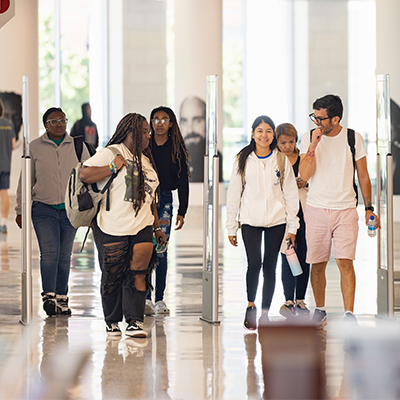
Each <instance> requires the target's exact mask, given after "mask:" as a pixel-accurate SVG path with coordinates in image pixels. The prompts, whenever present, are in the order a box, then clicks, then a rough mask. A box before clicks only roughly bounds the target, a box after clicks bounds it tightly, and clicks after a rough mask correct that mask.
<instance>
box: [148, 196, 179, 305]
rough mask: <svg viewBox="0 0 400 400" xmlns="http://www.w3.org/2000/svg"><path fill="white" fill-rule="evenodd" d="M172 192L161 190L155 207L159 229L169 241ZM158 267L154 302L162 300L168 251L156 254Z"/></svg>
mask: <svg viewBox="0 0 400 400" xmlns="http://www.w3.org/2000/svg"><path fill="white" fill-rule="evenodd" d="M172 211H173V207H172V192H171V191H170V190H163V191H162V192H161V193H160V205H159V206H158V207H157V215H158V220H159V222H160V228H161V230H162V231H163V232H164V234H165V236H166V237H167V242H168V241H169V236H170V234H171V223H172ZM157 257H158V266H157V268H156V288H155V292H156V295H155V301H156V302H157V301H160V300H162V299H163V298H164V291H165V284H166V281H167V269H168V249H167V250H166V251H165V252H164V253H158V254H157ZM147 298H148V299H151V292H150V291H149V293H148V295H147Z"/></svg>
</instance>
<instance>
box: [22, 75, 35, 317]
mask: <svg viewBox="0 0 400 400" xmlns="http://www.w3.org/2000/svg"><path fill="white" fill-rule="evenodd" d="M22 86H23V87H22V96H23V99H22V107H23V154H22V179H21V188H22V238H21V239H22V240H21V242H22V271H21V294H22V298H21V300H22V307H21V309H22V312H21V323H22V324H24V325H28V324H30V322H31V320H32V308H33V307H32V238H31V158H30V156H29V81H28V77H27V76H24V77H23V80H22Z"/></svg>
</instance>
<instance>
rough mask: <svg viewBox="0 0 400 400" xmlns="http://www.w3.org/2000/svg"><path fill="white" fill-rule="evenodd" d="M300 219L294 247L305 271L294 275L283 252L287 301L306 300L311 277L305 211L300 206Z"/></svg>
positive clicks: (283, 276) (284, 287) (284, 288)
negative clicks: (307, 259)
mask: <svg viewBox="0 0 400 400" xmlns="http://www.w3.org/2000/svg"><path fill="white" fill-rule="evenodd" d="M297 216H298V217H299V221H300V227H299V229H298V231H297V234H296V242H295V245H294V249H295V251H296V254H297V257H298V259H299V262H300V265H301V269H302V270H303V273H302V274H300V275H298V276H293V274H292V271H291V269H290V267H289V263H288V261H287V258H286V255H285V254H283V253H281V256H282V284H283V291H284V294H285V299H286V301H288V300H292V301H294V300H295V299H296V300H304V298H305V296H306V291H307V285H308V278H309V277H310V264H308V263H306V253H307V245H306V224H305V222H304V216H303V211H302V210H301V208H300V211H299V213H298V214H297Z"/></svg>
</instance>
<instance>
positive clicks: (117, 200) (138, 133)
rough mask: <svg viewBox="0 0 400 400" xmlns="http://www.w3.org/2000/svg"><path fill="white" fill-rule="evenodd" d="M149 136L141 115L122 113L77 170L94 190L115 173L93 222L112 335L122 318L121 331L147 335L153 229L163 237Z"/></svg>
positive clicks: (119, 332)
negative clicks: (123, 326)
mask: <svg viewBox="0 0 400 400" xmlns="http://www.w3.org/2000/svg"><path fill="white" fill-rule="evenodd" d="M149 140H150V132H149V124H148V122H147V121H146V118H145V117H143V116H142V115H140V114H133V113H131V114H127V115H125V117H123V118H122V119H121V121H120V122H119V124H118V126H117V129H116V131H115V133H114V135H113V137H112V138H111V139H110V141H109V142H108V143H107V145H106V147H105V148H104V149H101V150H100V151H98V152H97V153H96V154H95V155H94V156H93V157H91V158H90V159H89V160H87V161H86V162H85V163H84V166H83V168H82V170H81V179H82V181H84V182H86V183H94V182H97V184H98V186H99V189H101V188H102V187H103V186H104V184H105V183H106V182H107V180H108V179H109V177H110V175H112V174H118V175H117V176H116V177H115V179H114V181H113V183H112V185H111V188H110V199H109V202H107V201H105V200H104V201H102V202H101V206H100V210H99V213H98V215H97V218H96V221H95V223H94V226H93V233H94V239H95V242H96V246H97V250H98V253H99V263H100V268H101V271H102V276H101V288H100V289H101V297H102V305H103V313H104V319H105V322H106V332H107V334H108V335H112V336H120V335H121V334H122V333H121V329H120V327H119V324H118V323H119V322H121V321H122V320H123V318H125V321H126V323H127V324H128V326H127V328H126V330H125V334H126V335H128V336H133V337H139V338H140V337H142V338H144V337H147V332H146V331H145V330H144V329H143V322H144V307H145V301H146V295H147V291H148V289H149V287H148V275H149V274H150V272H151V268H150V267H149V264H150V263H151V259H152V254H153V247H154V246H153V230H154V231H155V236H156V238H157V240H159V241H160V242H164V241H165V236H164V234H163V233H162V232H161V231H160V230H159V225H158V218H157V212H156V205H155V203H156V202H157V200H158V196H157V191H158V177H157V172H156V169H155V164H154V161H153V157H152V155H151V152H150V149H149V148H148V145H149ZM107 203H109V204H108V208H109V209H108V210H107Z"/></svg>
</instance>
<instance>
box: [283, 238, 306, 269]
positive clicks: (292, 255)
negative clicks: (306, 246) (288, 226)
mask: <svg viewBox="0 0 400 400" xmlns="http://www.w3.org/2000/svg"><path fill="white" fill-rule="evenodd" d="M290 244H291V240H290V239H289V240H288V244H287V250H286V251H285V254H286V259H287V262H288V264H289V267H290V270H291V271H292V274H293V276H298V275H301V274H302V273H303V270H302V268H301V265H300V262H299V259H298V258H297V254H296V252H295V251H294V248H293V247H290Z"/></svg>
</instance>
